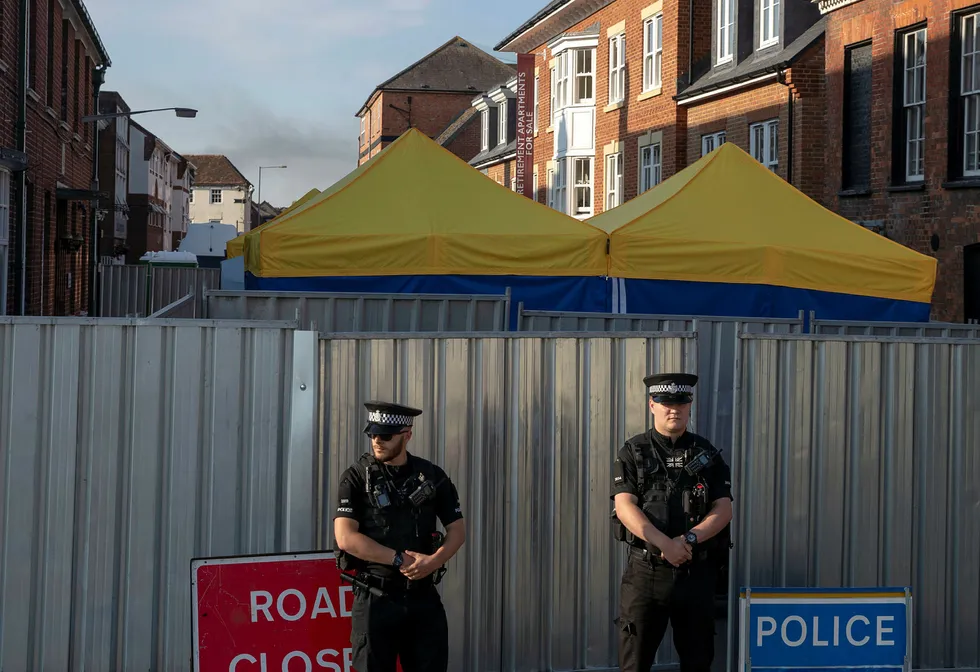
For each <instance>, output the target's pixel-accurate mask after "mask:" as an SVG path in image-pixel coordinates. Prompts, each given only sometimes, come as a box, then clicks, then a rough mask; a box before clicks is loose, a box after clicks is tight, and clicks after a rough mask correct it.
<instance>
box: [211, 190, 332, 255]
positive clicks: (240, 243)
mask: <svg viewBox="0 0 980 672" xmlns="http://www.w3.org/2000/svg"><path fill="white" fill-rule="evenodd" d="M318 194H320V190H319V189H317V188H316V187H313V188H312V189H310V190H309V191H308V192H306V193H305V194H303V195H302V196H300V197H299V198H297V199H296V200H295V201H293V203H292V204H291V205H290V206H289V207H288V208H286V209H285V210H283V211H282V212H280V213H279V214H278V215H276V216H275V217H273V218H272V219H270V220H269V221H268V222H266V223H265V224H262V225H261V226H257V227H255V228H254V229H252V230H251V231H249V232H248V233H246V234H244V235H241V236H238V237H236V238H232V239H231V240H229V241H228V243H227V244H226V245H225V255H226V256H227V257H228V258H229V259H234V258H235V257H240V256H242V255H243V254H244V253H245V236H248V235H251V234H252V233H254V232H255V231H258V230H259V229H264V228H265V227H267V226H272V225H273V224H275V223H277V222H278V221H279V219H280V218H281V217H282V216H283V215H285V214H287V213H290V212H292V211H293V210H295V209H296V208H299V207H301V206H302V205H303V204H305V203H306V202H308V201H309V200H310V199H311V198H313V197H314V196H317V195H318Z"/></svg>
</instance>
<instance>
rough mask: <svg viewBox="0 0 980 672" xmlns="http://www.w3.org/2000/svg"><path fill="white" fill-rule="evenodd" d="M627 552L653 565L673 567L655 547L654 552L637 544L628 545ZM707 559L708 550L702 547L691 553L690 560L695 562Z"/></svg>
mask: <svg viewBox="0 0 980 672" xmlns="http://www.w3.org/2000/svg"><path fill="white" fill-rule="evenodd" d="M654 548H656V547H654ZM629 554H630V555H631V556H632V557H634V558H638V559H640V560H643V561H644V562H649V563H652V564H654V565H670V566H671V567H673V565H671V564H670V563H669V562H667V560H666V559H665V558H664V557H663V556H662V555H660V549H656V553H651V552H650V551H649V550H648V549H646V548H640V547H639V546H630V547H629ZM707 559H708V551H706V550H704V549H702V550H700V551H696V552H694V553H693V554H692V557H691V561H690V562H691V563H697V562H702V561H704V560H707Z"/></svg>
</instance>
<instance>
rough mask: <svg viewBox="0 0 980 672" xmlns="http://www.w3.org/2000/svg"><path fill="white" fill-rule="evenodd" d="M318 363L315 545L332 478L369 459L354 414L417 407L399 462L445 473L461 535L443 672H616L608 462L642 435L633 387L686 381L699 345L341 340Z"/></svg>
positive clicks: (634, 337) (638, 395) (656, 338)
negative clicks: (669, 372) (657, 373)
mask: <svg viewBox="0 0 980 672" xmlns="http://www.w3.org/2000/svg"><path fill="white" fill-rule="evenodd" d="M320 359H321V368H322V371H323V379H322V382H321V386H320V389H321V391H322V397H321V412H320V424H321V432H322V434H321V436H322V443H321V448H320V451H319V453H320V454H321V456H322V458H323V461H324V462H323V465H322V470H321V473H322V480H321V485H320V489H319V497H320V500H319V507H320V511H321V514H322V525H321V527H320V538H319V542H318V545H319V547H321V548H329V547H331V546H332V545H333V523H332V521H333V512H334V510H335V507H336V496H337V485H338V480H339V476H340V474H341V473H342V471H343V470H344V469H346V468H347V467H348V466H349V465H350V464H351V463H352V462H353V461H354V460H356V458H357V457H358V456H359V455H360V454H361V453H363V452H364V451H365V450H367V449H368V447H369V443H368V441H367V439H366V437H365V436H364V434H363V433H362V430H363V428H364V408H363V405H362V404H363V402H364V401H366V400H369V399H373V398H382V399H396V400H398V401H400V402H401V403H406V404H409V405H412V406H415V407H417V408H421V409H423V410H424V412H423V415H422V416H421V417H420V418H419V419H418V420H417V421H416V424H415V427H414V432H413V433H414V437H413V439H412V443H411V444H410V450H413V451H415V452H416V454H419V455H421V456H422V457H426V458H430V459H433V460H435V461H436V462H437V463H438V464H440V465H441V466H442V467H443V468H444V469H446V471H447V473H448V474H449V475H450V477H451V478H452V479H453V480H454V482H455V483H456V484H457V487H458V488H459V492H460V497H461V500H462V506H463V513H464V516H465V517H466V518H467V520H468V529H469V541H468V543H467V544H466V545H465V546H464V547H463V549H462V550H461V551H460V554H459V555H458V556H457V558H455V559H454V560H453V561H452V562H451V563H450V567H449V572H448V573H447V574H446V577H445V578H444V580H443V583H442V588H443V591H444V594H445V595H446V596H447V597H446V600H445V603H446V608H447V611H448V615H449V623H450V665H449V668H450V669H452V670H473V671H474V672H475V671H477V670H507V671H510V672H517V671H527V672H530V671H532V670H584V669H591V668H607V667H609V666H615V661H616V651H617V641H618V639H617V635H616V630H615V625H614V623H613V619H614V618H615V617H616V604H617V599H616V596H617V595H618V584H619V578H620V576H621V574H622V571H623V569H624V567H625V557H626V556H625V548H624V547H623V545H622V544H619V543H617V542H616V541H615V540H614V539H613V537H612V528H611V525H610V517H609V516H610V512H611V511H612V501H611V499H610V491H611V484H612V476H611V472H612V467H613V462H614V460H615V456H616V453H617V451H618V449H619V447H620V446H621V445H622V444H623V442H624V441H625V439H626V438H627V437H628V436H629V435H631V434H635V433H639V432H642V431H644V430H645V429H646V428H648V427H649V426H650V424H651V422H652V418H651V415H650V412H649V409H648V406H647V396H646V394H645V388H644V385H643V377H644V376H645V375H646V374H647V373H648V372H649V371H650V370H656V369H664V368H670V369H674V368H683V369H685V370H695V369H696V366H697V341H696V339H695V337H694V334H691V333H686V334H670V333H654V334H643V333H635V334H621V335H614V336H609V335H605V334H588V335H584V334H523V335H521V334H517V335H514V334H509V335H501V336H500V337H494V336H488V335H485V334H484V335H465V334H464V335H444V336H432V337H430V336H427V335H426V336H421V335H417V334H408V335H400V336H399V335H395V336H386V335H364V336H360V335H359V336H357V337H345V336H343V335H337V336H334V337H332V338H330V339H325V340H323V341H322V347H321V356H320ZM723 631H724V630H723ZM665 642H666V644H665V646H664V647H663V649H662V650H661V654H660V656H659V658H658V662H659V663H663V664H666V663H669V662H671V661H672V660H674V655H673V649H672V647H671V646H670V644H669V642H670V633H669V632H668V635H667V638H666V640H665Z"/></svg>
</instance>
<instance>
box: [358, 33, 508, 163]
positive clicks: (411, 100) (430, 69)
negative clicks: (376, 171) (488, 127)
mask: <svg viewBox="0 0 980 672" xmlns="http://www.w3.org/2000/svg"><path fill="white" fill-rule="evenodd" d="M514 72H515V70H514V66H512V65H509V64H507V63H504V62H503V61H501V60H500V59H498V58H496V57H494V56H493V55H491V54H488V53H487V52H485V51H483V50H482V49H480V48H478V47H476V46H474V45H473V44H471V43H470V42H468V41H466V40H464V39H462V38H461V37H458V36H457V37H454V38H453V39H452V40H450V41H449V42H447V43H446V44H444V45H442V46H441V47H439V48H438V49H436V50H435V51H433V52H431V53H429V54H427V55H426V56H424V57H423V58H422V59H420V60H419V61H416V62H415V63H413V64H412V65H410V66H408V67H407V68H405V69H404V70H402V71H401V72H399V73H397V74H396V75H394V76H393V77H391V78H389V79H387V80H386V81H384V82H382V83H381V84H379V85H378V86H376V87H375V88H374V91H372V92H371V95H370V96H368V98H367V100H366V101H365V102H364V104H363V105H362V106H361V108H360V109H359V110H358V111H357V114H356V115H355V116H357V117H358V118H359V119H360V125H361V130H360V134H359V136H358V165H360V164H362V163H364V162H365V161H367V160H368V159H370V158H371V157H372V156H375V155H377V154H378V153H379V152H381V151H382V150H383V149H384V148H385V147H387V146H388V145H389V144H391V143H392V142H394V141H395V140H397V139H398V137H399V136H400V135H401V134H402V133H404V132H405V131H407V130H408V129H410V128H417V129H418V130H420V131H422V132H423V133H425V134H426V135H428V136H429V137H430V138H433V139H434V140H436V141H437V142H439V143H440V144H441V145H442V146H444V147H446V149H448V150H449V151H450V152H453V153H454V154H456V155H457V156H459V157H460V158H461V159H463V160H464V161H469V160H470V159H471V158H473V156H474V155H475V154H476V153H477V151H478V150H477V144H478V141H479V133H480V129H479V125H478V123H476V119H475V115H474V113H473V111H472V109H471V105H470V102H471V101H472V100H473V96H474V95H476V94H478V93H480V92H481V91H484V90H485V89H488V88H490V87H492V86H496V85H497V84H499V83H500V82H503V81H505V80H506V79H508V78H509V77H512V76H513V75H514Z"/></svg>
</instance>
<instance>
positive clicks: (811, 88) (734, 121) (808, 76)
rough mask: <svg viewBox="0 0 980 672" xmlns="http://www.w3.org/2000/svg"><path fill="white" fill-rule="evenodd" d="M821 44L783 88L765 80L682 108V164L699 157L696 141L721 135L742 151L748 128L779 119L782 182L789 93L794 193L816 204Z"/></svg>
mask: <svg viewBox="0 0 980 672" xmlns="http://www.w3.org/2000/svg"><path fill="white" fill-rule="evenodd" d="M823 59H824V45H823V40H821V41H819V42H818V43H816V44H814V45H813V46H811V47H810V48H809V49H808V50H807V52H806V53H804V54H803V56H802V57H801V58H800V60H799V61H797V62H796V63H795V64H794V65H793V67H792V69H790V71H789V72H788V73H787V75H786V78H785V84H782V83H780V82H779V81H777V80H775V79H774V80H771V81H770V82H767V83H762V84H759V85H757V86H754V87H751V88H748V89H742V90H738V91H735V92H733V93H731V94H729V95H727V96H719V97H718V98H708V99H706V100H705V102H697V103H693V104H691V105H689V106H687V124H688V126H687V131H688V133H687V143H686V144H687V147H686V150H687V154H686V160H687V165H689V164H691V163H693V162H695V161H697V160H698V159H699V158H701V137H702V136H703V135H706V134H709V133H717V132H718V131H725V132H726V141H727V142H733V143H735V144H736V145H738V146H739V147H741V148H742V149H744V150H745V151H747V152H750V151H751V148H750V146H749V126H750V125H751V124H754V123H756V122H760V121H765V120H767V119H773V118H778V119H779V167H778V169H777V170H776V173H777V174H778V175H779V176H780V177H782V178H783V179H788V177H789V171H788V170H787V167H788V165H789V133H788V132H787V129H788V128H789V123H790V122H789V111H790V110H789V95H790V92H791V91H792V95H793V175H792V184H793V186H795V187H796V188H797V189H799V190H800V191H802V192H803V193H805V194H807V195H808V196H810V197H811V198H813V199H814V200H816V201H818V202H820V201H822V199H823V196H824V188H823V178H822V175H823V169H822V168H823V162H824V158H823V147H824V146H825V142H824V139H825V134H824V116H825V112H826V101H825V93H824V85H823V76H822V73H823Z"/></svg>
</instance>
